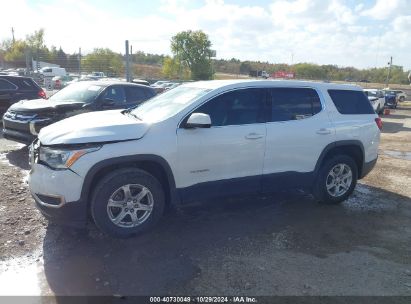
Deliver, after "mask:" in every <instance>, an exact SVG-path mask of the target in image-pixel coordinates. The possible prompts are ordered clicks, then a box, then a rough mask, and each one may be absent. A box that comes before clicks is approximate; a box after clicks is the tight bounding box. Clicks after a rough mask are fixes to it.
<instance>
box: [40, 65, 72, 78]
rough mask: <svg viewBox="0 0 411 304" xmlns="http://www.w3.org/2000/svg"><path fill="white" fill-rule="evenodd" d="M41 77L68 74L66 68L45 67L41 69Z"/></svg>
mask: <svg viewBox="0 0 411 304" xmlns="http://www.w3.org/2000/svg"><path fill="white" fill-rule="evenodd" d="M39 75H40V77H54V76H65V75H67V72H66V69H65V68H58V67H44V68H42V69H40V71H39Z"/></svg>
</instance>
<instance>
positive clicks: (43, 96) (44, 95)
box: [38, 90, 47, 99]
mask: <svg viewBox="0 0 411 304" xmlns="http://www.w3.org/2000/svg"><path fill="white" fill-rule="evenodd" d="M38 95H39V97H41V98H44V99H47V96H46V92H44V91H43V90H40V91H39V93H38Z"/></svg>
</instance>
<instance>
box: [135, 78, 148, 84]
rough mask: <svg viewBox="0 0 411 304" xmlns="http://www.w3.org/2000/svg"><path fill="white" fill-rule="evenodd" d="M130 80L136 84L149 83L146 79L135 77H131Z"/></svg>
mask: <svg viewBox="0 0 411 304" xmlns="http://www.w3.org/2000/svg"><path fill="white" fill-rule="evenodd" d="M131 82H132V83H137V84H142V85H146V86H149V85H150V83H149V82H148V81H147V80H144V79H137V78H135V79H133V80H132V81H131Z"/></svg>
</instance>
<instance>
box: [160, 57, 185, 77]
mask: <svg viewBox="0 0 411 304" xmlns="http://www.w3.org/2000/svg"><path fill="white" fill-rule="evenodd" d="M162 73H163V75H164V77H165V78H168V79H183V80H187V79H190V71H189V70H188V69H187V67H185V66H184V65H182V64H181V62H180V61H179V60H178V59H177V58H171V57H165V58H164V61H163V69H162Z"/></svg>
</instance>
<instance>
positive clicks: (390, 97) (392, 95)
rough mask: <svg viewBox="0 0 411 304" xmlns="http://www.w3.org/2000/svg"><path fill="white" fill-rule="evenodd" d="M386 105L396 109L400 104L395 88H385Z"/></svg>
mask: <svg viewBox="0 0 411 304" xmlns="http://www.w3.org/2000/svg"><path fill="white" fill-rule="evenodd" d="M384 93H385V105H386V106H387V107H390V108H391V109H395V108H396V107H397V105H398V98H397V93H396V92H395V91H394V90H384Z"/></svg>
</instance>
